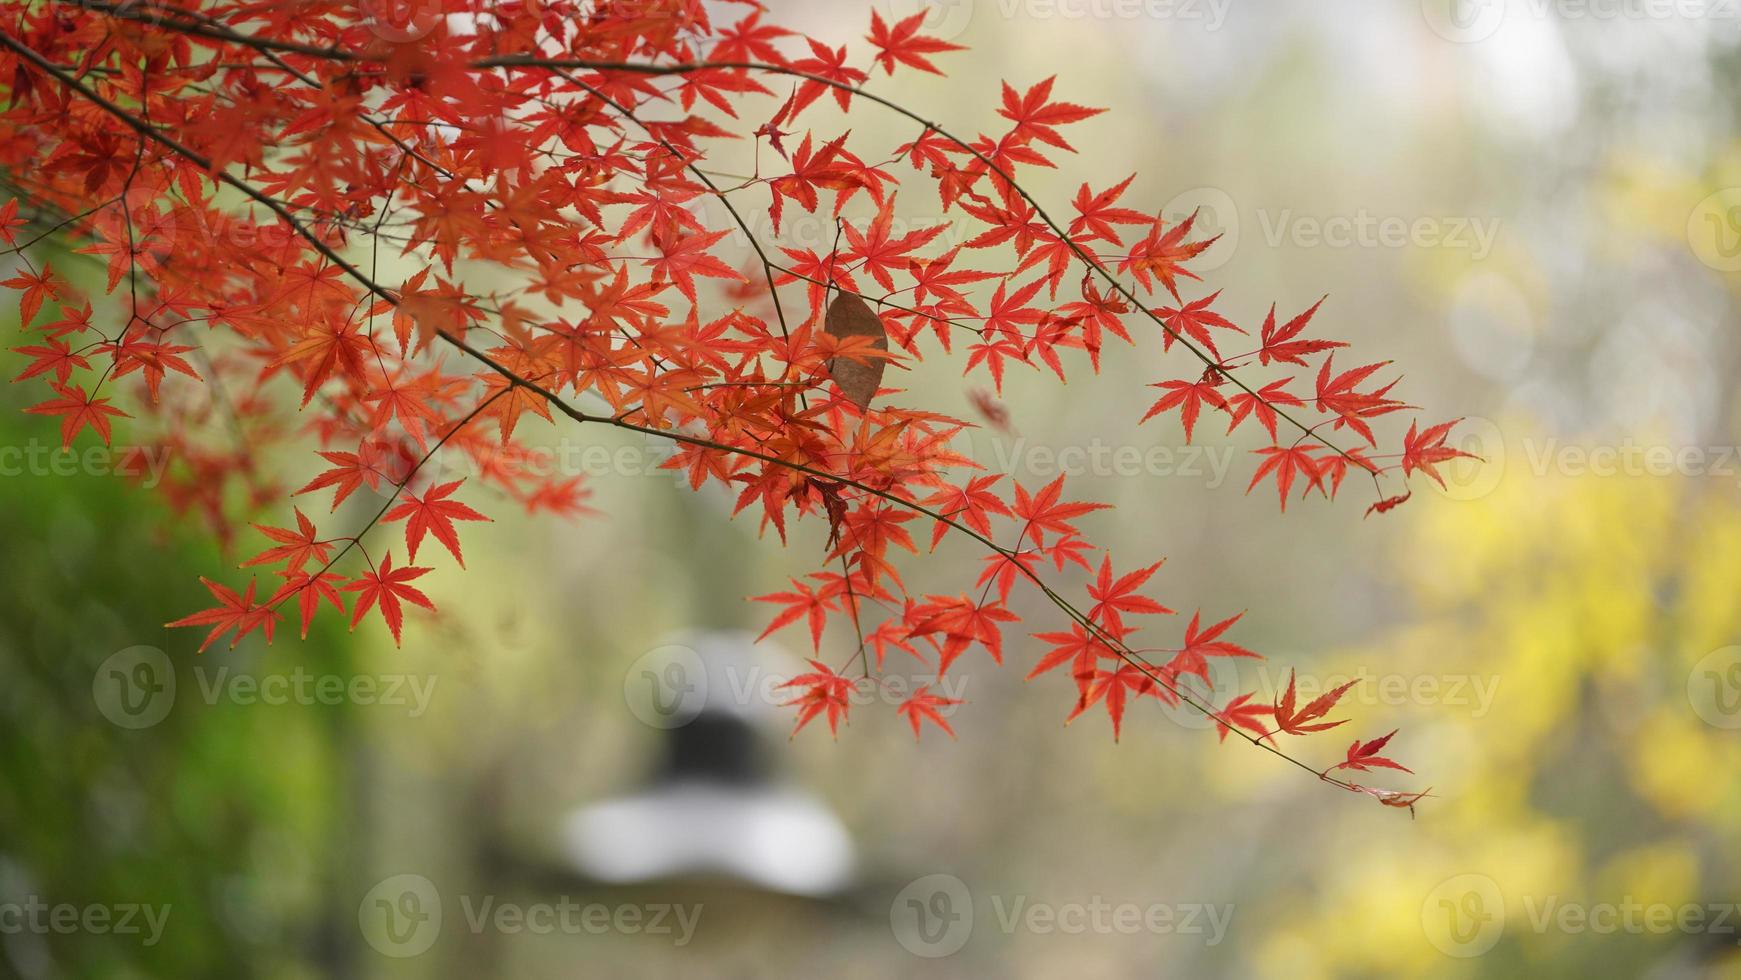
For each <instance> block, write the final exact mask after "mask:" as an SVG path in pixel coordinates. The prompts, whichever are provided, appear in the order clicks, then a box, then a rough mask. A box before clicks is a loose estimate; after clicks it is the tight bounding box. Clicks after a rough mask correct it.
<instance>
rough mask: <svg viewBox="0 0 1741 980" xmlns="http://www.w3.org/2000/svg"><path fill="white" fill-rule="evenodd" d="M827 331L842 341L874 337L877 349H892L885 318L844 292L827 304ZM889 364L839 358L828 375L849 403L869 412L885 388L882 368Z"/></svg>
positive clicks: (829, 366)
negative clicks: (879, 393) (879, 392)
mask: <svg viewBox="0 0 1741 980" xmlns="http://www.w3.org/2000/svg"><path fill="white" fill-rule="evenodd" d="M825 329H826V330H827V332H828V335H829V336H831V337H835V338H839V339H844V338H846V337H871V338H874V341H873V346H875V347H876V348H877V349H879V350H888V349H889V337H888V333H887V332H886V331H885V330H884V329H883V321H882V318H881V317H879V316H877V315H876V312H875V311H874V310H872V309H871V308H870V307H869V306H868V305H866V303H865V301H864V300H862V299H859V298H858V297H857V296H855V295H853V294H852V293H845V292H843V293H841V294H840V295H838V296H836V297H835V298H834V302H832V303H830V304H828V317H827V319H826V321H825ZM887 364H888V362H887V361H884V360H880V359H879V360H876V361H873V362H871V363H865V362H863V361H858V360H854V359H852V358H850V357H837V358H834V359H833V360H831V361H829V362H828V374H829V376H830V377H832V378H833V379H834V383H835V384H837V385H839V386H840V390H841V393H842V394H844V395H846V398H847V400H848V401H850V402H852V403H853V404H854V405H857V406H858V407H859V408H869V407H870V402H871V399H872V398H874V397H876V393H877V389H879V388H881V387H882V383H883V368H884V367H886V366H887Z"/></svg>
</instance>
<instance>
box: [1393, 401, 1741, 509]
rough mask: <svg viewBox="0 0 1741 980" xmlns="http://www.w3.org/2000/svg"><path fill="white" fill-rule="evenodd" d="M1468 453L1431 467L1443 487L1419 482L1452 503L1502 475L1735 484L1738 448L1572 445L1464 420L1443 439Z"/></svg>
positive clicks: (1629, 441)
mask: <svg viewBox="0 0 1741 980" xmlns="http://www.w3.org/2000/svg"><path fill="white" fill-rule="evenodd" d="M1445 444H1446V445H1447V446H1450V447H1453V448H1456V449H1460V450H1462V451H1463V452H1465V453H1468V454H1470V455H1468V456H1465V457H1461V458H1458V459H1453V460H1449V461H1447V462H1444V463H1439V464H1435V468H1436V469H1437V471H1438V473H1439V476H1440V477H1441V478H1443V480H1444V485H1443V486H1440V485H1439V484H1438V483H1436V482H1434V481H1432V480H1430V479H1429V480H1426V481H1425V484H1426V485H1427V486H1429V487H1431V488H1432V489H1433V490H1434V491H1435V492H1437V493H1439V494H1441V495H1443V496H1446V497H1450V498H1451V499H1453V500H1476V499H1479V498H1481V497H1485V496H1487V495H1488V494H1490V493H1492V492H1493V491H1494V490H1495V489H1497V488H1498V487H1499V484H1500V483H1501V482H1502V481H1503V479H1504V477H1505V474H1506V473H1507V472H1513V471H1519V472H1525V473H1527V474H1528V475H1530V476H1532V477H1535V478H1537V479H1541V478H1544V477H1548V476H1562V477H1573V478H1579V479H1582V478H1586V477H1591V478H1597V479H1612V478H1628V477H1631V478H1655V479H1665V478H1669V477H1688V478H1695V479H1722V480H1730V481H1733V482H1734V483H1735V484H1736V485H1737V486H1741V447H1737V446H1721V445H1709V446H1705V445H1694V444H1690V443H1670V442H1656V443H1653V442H1646V441H1640V440H1638V439H1636V438H1634V437H1632V436H1627V437H1626V438H1625V439H1622V440H1620V441H1619V442H1613V443H1603V442H1599V441H1575V440H1568V439H1561V438H1558V437H1554V436H1549V437H1545V438H1544V437H1536V436H1524V437H1521V438H1517V437H1513V438H1509V439H1508V437H1507V434H1506V432H1505V431H1504V430H1503V429H1501V428H1500V426H1499V425H1498V424H1497V423H1495V422H1493V421H1492V420H1491V419H1483V418H1475V417H1470V418H1465V419H1463V420H1462V421H1460V422H1458V423H1457V426H1456V428H1454V429H1453V430H1452V431H1451V435H1450V437H1449V438H1448V439H1447V440H1446V441H1445Z"/></svg>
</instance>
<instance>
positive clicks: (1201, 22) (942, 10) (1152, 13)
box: [878, 0, 1233, 41]
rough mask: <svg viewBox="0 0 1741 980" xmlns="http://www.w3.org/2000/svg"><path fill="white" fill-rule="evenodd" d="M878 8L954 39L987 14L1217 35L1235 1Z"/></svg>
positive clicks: (1046, 0) (952, 2)
mask: <svg viewBox="0 0 1741 980" xmlns="http://www.w3.org/2000/svg"><path fill="white" fill-rule="evenodd" d="M878 6H879V7H883V9H884V10H885V11H886V12H887V13H889V14H892V15H893V16H895V17H897V18H905V17H911V16H912V15H913V14H917V13H923V14H925V20H924V21H923V25H924V26H923V27H921V28H920V33H922V34H925V35H928V36H931V37H936V38H940V39H942V40H945V41H952V40H954V39H956V38H958V37H960V36H961V35H962V33H964V32H965V31H966V30H967V28H968V25H969V24H971V23H973V19H974V17H975V15H977V14H980V13H987V12H989V13H992V14H994V15H996V16H998V17H1000V18H1002V19H1004V20H1018V19H1021V20H1035V21H1051V20H1067V21H1082V20H1096V21H1124V22H1133V21H1139V20H1150V21H1168V22H1171V23H1176V24H1186V25H1191V26H1194V27H1198V28H1201V29H1202V30H1205V31H1218V30H1220V29H1221V27H1222V25H1224V24H1225V23H1226V22H1227V14H1228V11H1230V10H1231V9H1232V8H1233V0H889V2H888V3H887V4H886V5H885V4H880V3H879V4H878Z"/></svg>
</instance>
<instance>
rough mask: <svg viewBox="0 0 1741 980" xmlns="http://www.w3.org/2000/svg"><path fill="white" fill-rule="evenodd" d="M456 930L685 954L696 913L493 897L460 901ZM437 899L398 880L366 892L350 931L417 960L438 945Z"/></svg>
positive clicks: (419, 878)
mask: <svg viewBox="0 0 1741 980" xmlns="http://www.w3.org/2000/svg"><path fill="white" fill-rule="evenodd" d="M458 905H459V910H460V918H459V920H458V925H460V926H461V927H462V928H463V929H464V930H465V931H466V932H467V933H468V934H470V935H474V936H476V935H483V934H485V933H497V934H501V935H509V936H513V935H522V934H528V933H529V934H531V935H535V936H548V935H553V934H556V935H567V936H606V935H619V936H658V937H668V938H669V939H670V941H671V945H673V946H678V947H681V946H687V945H689V942H690V940H692V939H694V938H695V930H696V927H697V926H699V925H700V923H701V912H702V908H703V906H702V905H701V904H700V903H694V904H684V903H681V902H637V903H630V902H618V903H605V902H577V901H574V900H573V899H571V898H569V897H568V896H567V895H563V896H561V897H559V898H558V899H557V900H556V901H554V902H530V903H521V902H504V901H500V900H498V899H497V898H496V897H495V896H493V895H484V896H473V895H460V896H459V901H458ZM443 907H444V905H443V902H442V897H441V892H440V890H439V889H437V888H436V887H435V883H434V882H432V881H430V880H429V879H428V878H426V877H424V876H423V875H419V874H400V875H394V876H392V877H390V878H387V879H384V880H382V881H381V882H379V883H378V884H376V885H375V887H373V888H371V889H369V891H368V893H367V894H365V895H364V896H363V900H362V902H361V903H359V904H358V906H357V925H358V927H359V928H360V929H361V930H362V933H363V939H364V941H365V942H367V943H368V944H369V945H370V946H371V947H373V948H374V949H375V951H376V952H378V953H381V954H382V955H384V956H391V957H394V958H398V959H403V958H408V957H412V956H418V955H420V954H422V953H425V952H427V951H428V950H429V948H430V947H431V946H434V945H435V942H436V940H438V939H439V938H441V933H442V930H443V928H444V927H445V926H446V925H447V922H446V920H445V918H444V916H443Z"/></svg>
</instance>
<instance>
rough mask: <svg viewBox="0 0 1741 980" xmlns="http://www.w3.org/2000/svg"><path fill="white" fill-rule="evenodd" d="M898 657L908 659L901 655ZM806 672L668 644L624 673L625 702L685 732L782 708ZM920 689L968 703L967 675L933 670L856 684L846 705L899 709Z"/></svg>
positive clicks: (639, 715)
mask: <svg viewBox="0 0 1741 980" xmlns="http://www.w3.org/2000/svg"><path fill="white" fill-rule="evenodd" d="M893 655H894V656H896V657H905V656H906V654H905V653H902V652H899V651H895V652H894V653H893ZM801 672H802V671H787V670H781V669H778V668H776V667H770V666H765V665H762V664H756V663H747V664H746V663H739V662H716V663H711V664H710V663H708V662H707V661H705V660H704V659H703V658H702V656H701V654H700V653H698V652H696V650H695V649H694V648H692V647H688V646H685V645H683V644H679V643H667V644H663V645H661V646H656V647H654V648H652V649H651V650H648V651H647V652H646V653H643V654H641V655H640V656H638V657H636V658H635V659H634V661H633V662H631V663H630V664H629V667H628V670H626V671H624V672H623V701H624V703H626V704H627V705H628V707H629V713H630V714H632V715H634V716H635V718H636V719H638V720H639V721H641V722H643V723H644V724H647V725H650V726H652V727H654V728H659V729H672V728H682V727H683V726H684V725H687V724H689V723H690V722H692V721H694V720H695V719H696V717H697V716H698V715H700V714H701V713H702V711H704V710H706V709H708V708H715V709H719V708H730V709H743V708H749V707H767V708H777V707H779V706H780V705H783V704H785V703H786V702H789V701H791V700H792V699H793V698H794V697H796V696H797V695H796V693H795V691H794V689H793V688H788V687H782V685H783V684H785V683H786V682H787V681H789V680H791V679H792V677H793V676H794V674H795V673H801ZM920 686H925V687H928V688H930V691H931V693H932V694H935V695H937V696H939V697H942V698H948V699H950V700H953V701H965V700H966V692H967V688H968V677H967V675H965V674H957V675H956V676H953V677H948V676H945V677H942V678H939V677H937V676H936V675H935V674H934V673H932V672H930V671H922V672H919V673H914V674H911V675H907V674H902V673H900V672H899V671H898V670H895V671H890V672H886V673H882V674H879V675H877V676H876V677H875V678H873V679H871V680H868V681H865V682H863V683H860V684H857V685H854V686H853V688H852V689H851V690H850V691H848V692H847V701H848V702H850V703H851V704H852V705H853V706H854V707H863V706H865V705H868V704H883V705H887V706H889V707H894V706H896V705H899V704H901V703H902V702H904V701H906V700H907V699H908V698H910V697H912V695H913V692H914V691H915V690H917V689H918V688H919V687H920ZM955 708H956V705H953V704H949V705H943V706H940V707H939V708H938V709H937V710H938V713H939V714H941V715H942V716H943V717H945V718H947V717H949V716H950V715H951V714H952V713H953V712H954V710H955Z"/></svg>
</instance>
